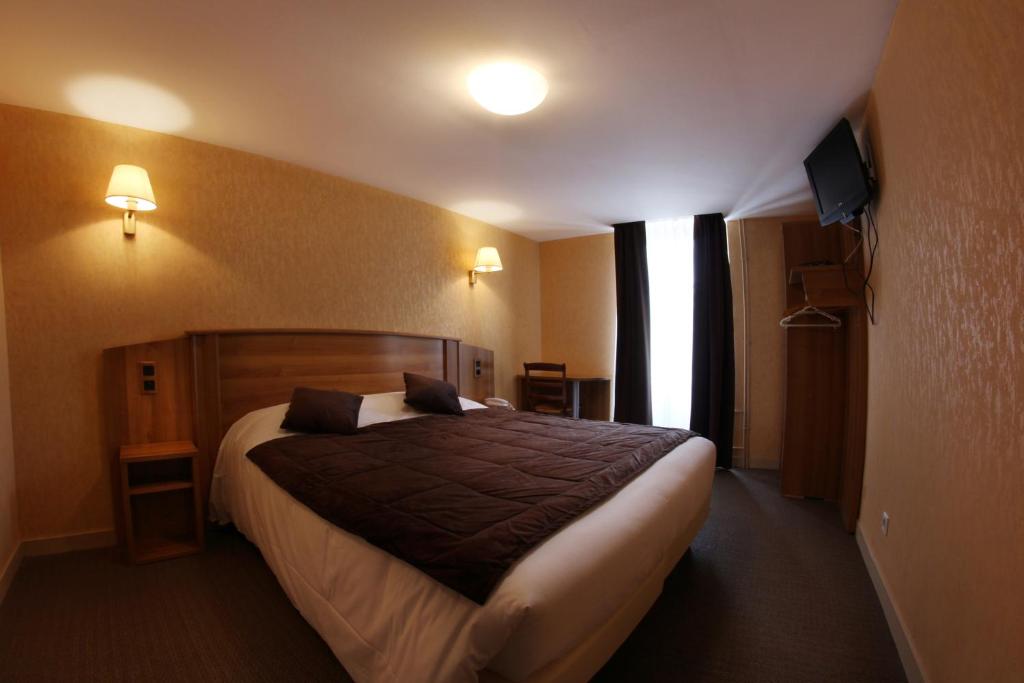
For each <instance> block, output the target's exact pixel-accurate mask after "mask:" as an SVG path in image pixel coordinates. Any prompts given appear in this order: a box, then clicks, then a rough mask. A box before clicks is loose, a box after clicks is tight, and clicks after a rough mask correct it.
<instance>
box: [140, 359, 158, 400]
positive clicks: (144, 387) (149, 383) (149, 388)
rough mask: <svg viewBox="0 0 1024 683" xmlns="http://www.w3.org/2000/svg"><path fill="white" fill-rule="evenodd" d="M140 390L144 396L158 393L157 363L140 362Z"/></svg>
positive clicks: (150, 361) (149, 361)
mask: <svg viewBox="0 0 1024 683" xmlns="http://www.w3.org/2000/svg"><path fill="white" fill-rule="evenodd" d="M139 390H140V391H141V392H142V393H144V394H155V393H156V361H152V360H140V361H139Z"/></svg>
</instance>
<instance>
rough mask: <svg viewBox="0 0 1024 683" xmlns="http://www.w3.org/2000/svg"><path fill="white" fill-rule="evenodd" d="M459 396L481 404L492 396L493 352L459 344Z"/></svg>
mask: <svg viewBox="0 0 1024 683" xmlns="http://www.w3.org/2000/svg"><path fill="white" fill-rule="evenodd" d="M458 387H459V394H460V395H462V396H465V397H466V398H471V399H473V400H474V401H478V402H482V401H483V400H484V399H485V398H488V397H489V396H494V352H493V351H491V350H490V349H485V348H481V347H479V346H472V345H470V344H465V343H460V344H459V383H458Z"/></svg>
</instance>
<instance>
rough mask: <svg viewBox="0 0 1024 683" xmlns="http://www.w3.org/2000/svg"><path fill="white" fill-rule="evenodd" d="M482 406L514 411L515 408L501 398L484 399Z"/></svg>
mask: <svg viewBox="0 0 1024 683" xmlns="http://www.w3.org/2000/svg"><path fill="white" fill-rule="evenodd" d="M484 405H485V406H487V407H488V408H505V409H506V410H515V408H513V407H512V404H511V403H509V402H508V401H506V400H505V399H503V398H498V397H496V396H492V397H490V398H485V399H484Z"/></svg>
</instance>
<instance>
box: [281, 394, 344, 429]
mask: <svg viewBox="0 0 1024 683" xmlns="http://www.w3.org/2000/svg"><path fill="white" fill-rule="evenodd" d="M362 403H363V397H362V396H358V395H356V394H349V393H347V392H344V391H327V390H324V389H309V388H306V387H297V388H296V389H295V391H293V392H292V402H291V403H290V404H289V405H288V413H287V414H285V416H284V422H282V423H281V429H287V430H290V431H293V432H308V433H310V434H355V433H356V429H357V428H358V427H359V406H360V405H362Z"/></svg>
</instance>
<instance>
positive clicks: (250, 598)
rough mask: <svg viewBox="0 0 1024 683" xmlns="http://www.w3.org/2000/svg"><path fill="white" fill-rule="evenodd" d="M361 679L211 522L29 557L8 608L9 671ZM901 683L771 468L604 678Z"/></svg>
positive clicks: (734, 505) (870, 609) (49, 677)
mask: <svg viewBox="0 0 1024 683" xmlns="http://www.w3.org/2000/svg"><path fill="white" fill-rule="evenodd" d="M348 680H351V679H349V677H348V676H347V675H346V674H345V672H344V670H343V669H342V668H341V666H340V665H339V664H338V662H337V661H336V660H335V659H334V657H333V655H332V654H331V652H330V650H329V649H328V648H327V646H326V645H325V644H324V643H323V641H321V640H320V638H319V637H318V636H317V635H316V633H315V632H314V631H313V630H312V628H310V627H309V626H308V625H307V624H306V623H305V621H303V619H302V617H300V616H299V614H298V613H297V612H296V611H295V610H294V608H292V606H291V604H290V603H289V602H288V600H287V598H286V597H285V595H284V593H283V592H282V591H281V589H280V588H279V587H278V585H277V582H276V581H275V579H274V577H273V575H272V574H271V573H270V571H269V569H268V568H267V566H266V565H265V564H264V563H263V561H262V559H261V558H260V555H259V552H258V551H256V549H255V548H253V547H252V546H251V545H249V544H248V543H247V542H246V541H245V540H244V539H242V538H241V537H240V536H239V535H237V534H235V533H233V532H211V534H210V535H209V538H208V545H207V550H206V551H205V552H204V553H202V554H201V555H198V556H194V557H190V558H184V559H180V560H173V561H168V562H163V563H159V564H153V565H147V566H142V567H128V566H125V565H123V564H121V563H119V562H118V561H117V559H116V557H115V556H114V554H113V553H112V552H111V551H91V552H82V553H72V554H67V555H60V556H53V557H42V558H26V559H25V561H24V562H23V564H22V568H21V570H20V571H19V573H18V575H17V577H16V578H15V580H14V583H13V585H12V586H11V589H10V592H9V593H8V595H7V598H6V600H5V601H4V603H3V605H2V606H0V681H4V682H6V681H112V682H113V681H161V682H165V683H169V682H173V681H214V682H218V681H224V682H227V681H231V682H234V683H241V682H245V681H348ZM902 680H905V679H904V676H903V672H902V669H901V667H900V663H899V658H898V656H897V653H896V648H895V646H894V645H893V642H892V639H891V637H890V636H889V632H888V629H887V627H886V623H885V618H884V616H883V615H882V610H881V607H880V606H879V604H878V599H877V597H876V596H875V594H874V591H873V589H872V587H871V582H870V579H869V578H868V575H867V572H866V570H865V569H864V565H863V563H862V561H861V558H860V554H859V552H858V550H857V545H856V543H855V541H854V539H853V537H852V536H850V535H849V534H846V533H845V532H844V531H843V530H842V528H841V527H840V524H839V518H838V513H837V512H836V510H835V508H834V507H833V506H830V505H828V504H826V503H821V502H815V501H794V500H787V499H785V498H783V497H782V496H781V495H780V494H779V493H778V479H777V476H776V474H775V473H773V472H757V471H748V472H719V473H718V474H717V475H716V477H715V486H714V500H713V503H712V512H711V517H710V519H709V520H708V523H707V525H706V526H705V527H704V529H703V531H702V532H701V533H700V535H699V536H698V537H697V540H696V541H695V542H694V544H693V547H692V550H691V552H690V553H688V554H687V555H686V557H684V558H683V560H682V561H681V562H680V563H679V565H678V566H677V567H676V569H675V571H674V572H673V573H672V575H671V576H670V577H669V579H668V581H667V582H666V585H665V589H664V592H663V593H662V596H661V598H660V599H659V600H658V602H657V604H655V606H654V607H653V609H652V610H651V612H650V613H649V614H648V615H647V617H646V618H645V619H644V621H643V622H642V623H641V624H640V626H639V627H638V628H637V630H636V631H635V632H634V633H633V635H632V636H631V637H630V638H629V640H627V641H626V643H625V644H624V645H623V646H622V647H621V648H620V649H619V651H618V652H617V653H616V654H615V656H614V657H613V658H612V659H611V661H610V662H609V663H608V665H607V666H605V668H604V669H603V670H602V671H601V673H600V674H599V675H598V676H597V677H596V679H595V681H599V682H601V683H608V682H610V681H779V682H790V681H792V682H799V681H809V682H810V681H814V682H819V681H829V682H832V683H837V682H840V681H851V682H861V681H864V682H872V683H874V682H885V681H902Z"/></svg>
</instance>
